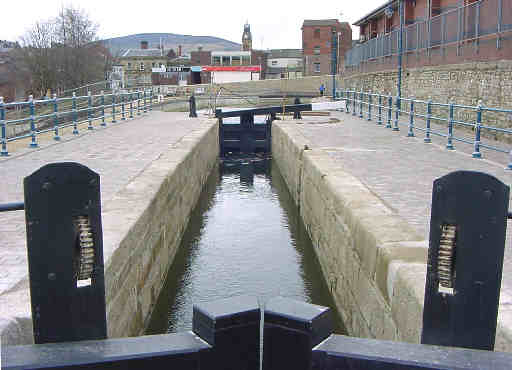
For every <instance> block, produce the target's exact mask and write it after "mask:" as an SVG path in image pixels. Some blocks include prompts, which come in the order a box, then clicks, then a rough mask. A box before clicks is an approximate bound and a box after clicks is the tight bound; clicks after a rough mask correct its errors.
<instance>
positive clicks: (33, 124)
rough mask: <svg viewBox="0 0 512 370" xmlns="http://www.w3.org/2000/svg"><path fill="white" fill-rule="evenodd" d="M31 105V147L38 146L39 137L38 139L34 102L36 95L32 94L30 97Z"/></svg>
mask: <svg viewBox="0 0 512 370" xmlns="http://www.w3.org/2000/svg"><path fill="white" fill-rule="evenodd" d="M28 101H29V106H30V132H31V135H30V136H31V141H30V147H31V148H37V147H38V145H37V139H36V119H35V115H36V106H35V104H34V96H33V95H30V96H29V97H28Z"/></svg>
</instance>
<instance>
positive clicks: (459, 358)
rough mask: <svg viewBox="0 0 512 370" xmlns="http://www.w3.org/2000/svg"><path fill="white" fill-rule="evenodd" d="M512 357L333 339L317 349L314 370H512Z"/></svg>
mask: <svg viewBox="0 0 512 370" xmlns="http://www.w3.org/2000/svg"><path fill="white" fill-rule="evenodd" d="M511 364H512V354H510V353H504V352H492V351H481V350H473V349H465V348H448V347H441V346H430V345H419V344H412V343H405V342H393V341H383V340H376V339H364V338H354V337H348V336H344V335H331V336H330V337H329V338H327V340H325V341H324V342H322V343H321V344H319V345H318V346H316V347H315V348H314V349H313V367H312V370H337V369H349V370H360V369H365V370H366V369H379V370H406V369H451V370H452V369H495V370H498V369H510V367H511Z"/></svg>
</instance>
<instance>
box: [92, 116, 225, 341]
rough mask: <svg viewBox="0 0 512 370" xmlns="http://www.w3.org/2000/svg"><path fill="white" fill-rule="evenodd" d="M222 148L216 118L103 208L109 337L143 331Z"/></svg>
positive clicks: (171, 150)
mask: <svg viewBox="0 0 512 370" xmlns="http://www.w3.org/2000/svg"><path fill="white" fill-rule="evenodd" d="M218 147H219V144H218V125H217V124H216V122H215V121H213V120H211V121H208V122H207V123H205V125H204V126H203V127H201V129H198V130H195V131H193V132H192V133H190V134H188V135H186V136H185V137H183V138H182V139H181V141H180V142H179V143H177V144H175V145H173V146H172V147H169V150H168V151H167V152H165V153H164V154H162V155H161V156H160V157H159V158H158V159H157V160H155V161H154V162H152V163H151V165H150V166H149V167H148V168H146V169H145V170H144V172H143V173H141V174H140V175H139V176H137V177H136V178H135V179H134V180H133V181H132V182H131V183H129V184H128V185H127V186H126V187H125V188H124V189H123V190H121V191H120V192H119V193H118V194H116V196H115V198H114V199H113V200H111V201H109V202H108V203H107V204H106V205H105V207H103V212H102V217H103V220H104V221H103V225H108V226H104V228H103V234H104V259H105V261H106V263H105V285H106V286H105V288H106V289H105V294H106V300H107V324H108V337H109V338H115V337H125V336H136V335H142V333H143V330H144V329H145V327H146V326H147V323H148V321H149V318H150V316H151V313H152V310H153V307H154V305H155V303H156V301H157V299H158V296H159V294H160V289H161V288H162V286H163V283H164V281H165V278H166V274H167V270H168V268H169V266H170V264H171V263H172V261H173V260H174V256H175V254H176V252H177V250H178V248H179V245H180V242H181V238H182V236H183V233H184V231H185V229H186V227H187V224H188V220H189V217H190V213H191V211H192V210H193V208H194V207H195V205H196V202H197V200H198V199H199V195H200V193H201V191H202V188H203V185H204V183H205V182H206V179H207V177H208V175H209V174H210V172H211V170H212V168H213V167H214V166H215V165H216V163H217V157H218V153H219V148H218Z"/></svg>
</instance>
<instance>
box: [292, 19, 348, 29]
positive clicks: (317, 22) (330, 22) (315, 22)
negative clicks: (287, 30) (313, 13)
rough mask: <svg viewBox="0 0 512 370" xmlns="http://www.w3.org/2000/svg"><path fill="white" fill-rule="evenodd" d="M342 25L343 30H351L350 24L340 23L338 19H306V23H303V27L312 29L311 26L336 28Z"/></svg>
mask: <svg viewBox="0 0 512 370" xmlns="http://www.w3.org/2000/svg"><path fill="white" fill-rule="evenodd" d="M338 24H340V25H341V27H343V28H347V27H348V28H350V23H348V22H339V21H338V20H337V19H304V23H302V27H311V26H317V27H321V26H336V25H338Z"/></svg>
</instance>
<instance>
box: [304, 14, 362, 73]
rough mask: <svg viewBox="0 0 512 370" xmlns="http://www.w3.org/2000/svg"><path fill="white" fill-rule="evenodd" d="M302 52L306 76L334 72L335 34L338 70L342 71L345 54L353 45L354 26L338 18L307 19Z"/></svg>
mask: <svg viewBox="0 0 512 370" xmlns="http://www.w3.org/2000/svg"><path fill="white" fill-rule="evenodd" d="M301 29H302V52H303V66H304V75H305V76H316V75H325V74H331V73H332V66H331V61H332V47H333V45H332V41H333V34H334V35H335V37H336V39H337V51H336V54H337V57H338V65H337V71H338V73H340V72H341V68H340V67H341V66H343V65H344V61H343V58H344V55H345V53H346V51H347V50H349V49H350V48H351V46H352V28H351V27H350V24H349V23H348V22H339V21H338V20H337V19H320V20H313V19H306V20H304V23H303V25H302V28H301Z"/></svg>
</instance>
